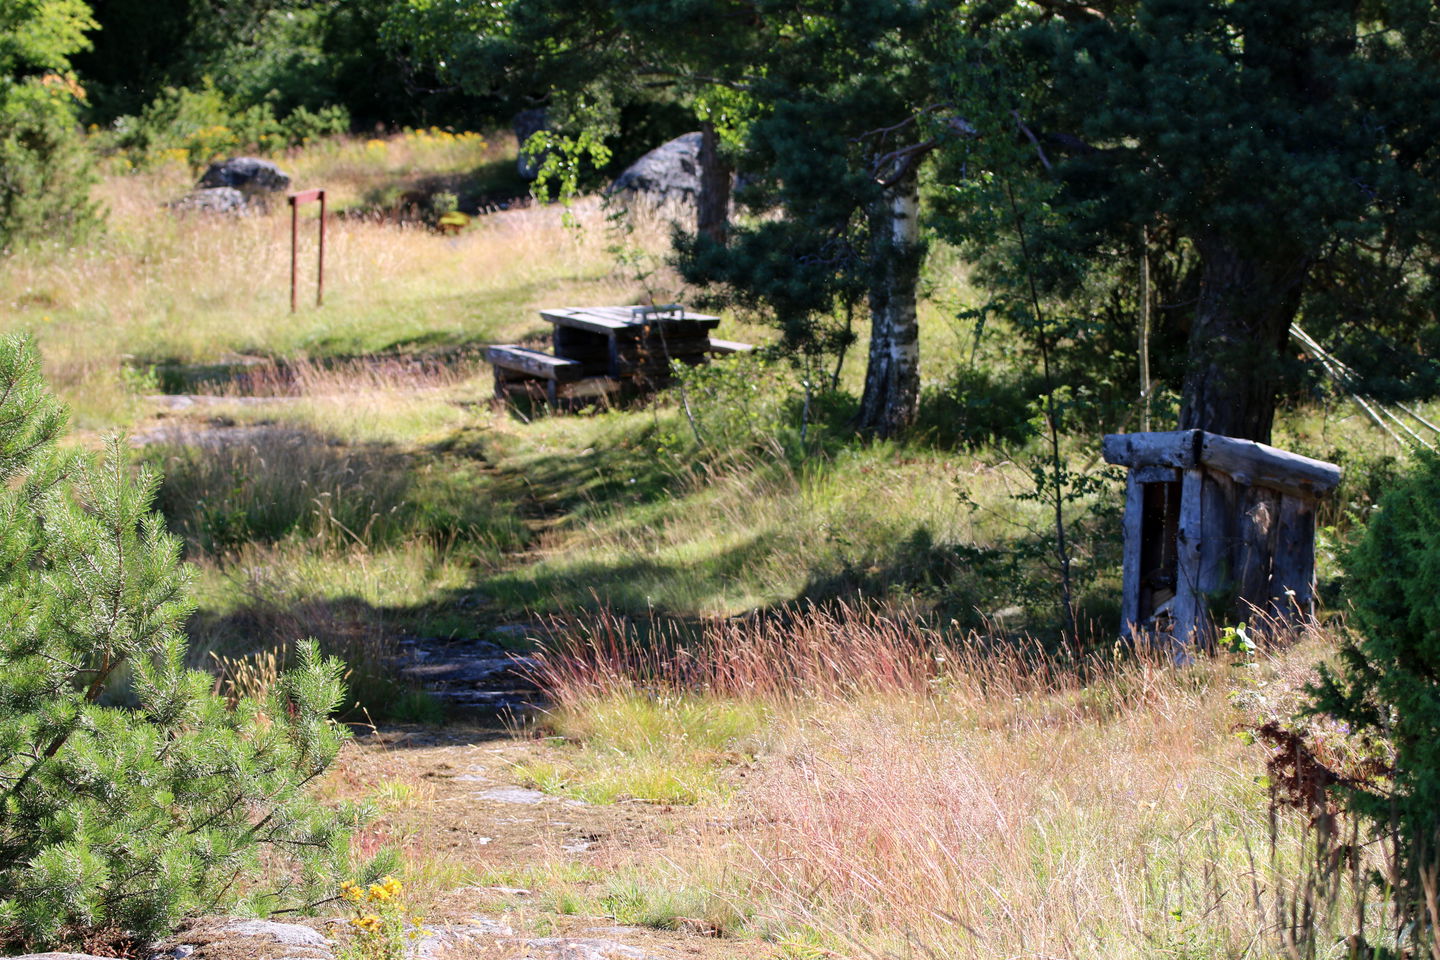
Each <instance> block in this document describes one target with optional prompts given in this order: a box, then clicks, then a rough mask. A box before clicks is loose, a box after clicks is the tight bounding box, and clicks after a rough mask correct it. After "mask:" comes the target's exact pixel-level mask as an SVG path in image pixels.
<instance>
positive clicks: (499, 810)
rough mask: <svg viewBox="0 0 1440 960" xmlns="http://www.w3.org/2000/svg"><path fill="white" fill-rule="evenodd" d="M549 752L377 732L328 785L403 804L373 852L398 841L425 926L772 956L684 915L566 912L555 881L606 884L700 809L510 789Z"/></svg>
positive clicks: (503, 741) (530, 740) (497, 739)
mask: <svg viewBox="0 0 1440 960" xmlns="http://www.w3.org/2000/svg"><path fill="white" fill-rule="evenodd" d="M556 749H559V748H557V747H555V746H553V745H551V744H549V743H547V742H546V741H544V740H543V739H540V738H536V737H533V736H530V735H527V734H525V733H523V732H507V731H504V730H497V729H494V728H485V727H481V726H473V727H470V726H467V727H450V728H441V729H419V728H416V729H406V730H399V729H397V730H381V731H378V732H375V733H372V734H369V735H364V736H361V737H358V738H357V739H356V741H355V742H354V743H352V744H351V745H350V746H349V747H347V749H346V750H345V751H344V753H343V754H342V756H341V757H340V759H339V760H338V762H337V764H336V767H335V769H334V771H333V773H332V776H331V784H332V786H333V788H334V789H335V790H336V792H337V793H338V794H341V795H367V794H368V795H372V796H374V795H377V794H378V795H380V796H382V797H385V796H397V795H399V796H401V797H402V798H403V799H402V801H401V802H398V803H395V804H393V805H392V806H391V808H390V810H389V811H388V812H387V813H386V814H384V816H383V817H382V818H381V821H380V822H379V823H378V824H377V825H376V827H375V828H373V831H374V833H373V837H372V836H370V835H367V837H369V839H370V841H371V842H373V843H375V844H376V845H378V844H379V843H380V842H383V841H386V840H394V839H395V838H399V839H401V840H402V842H403V847H404V849H405V851H406V854H407V857H408V858H409V860H410V861H411V864H412V870H414V872H415V876H416V879H415V880H413V881H412V886H414V887H416V888H417V889H416V892H417V893H418V894H420V895H422V896H423V897H424V898H425V899H426V900H427V901H428V906H427V908H426V909H427V910H428V915H427V916H428V922H427V925H429V926H435V925H446V924H461V925H463V924H467V923H469V924H474V923H476V922H481V923H492V924H500V925H504V926H507V927H509V928H512V929H514V930H515V931H516V933H517V934H524V935H528V936H555V937H566V938H581V939H584V938H600V939H604V940H609V941H616V942H619V943H622V944H626V945H629V946H632V947H634V948H636V949H638V950H640V951H642V952H643V953H644V954H645V955H646V956H647V957H655V958H665V957H672V958H674V957H686V958H691V957H695V958H717V960H718V958H730V957H741V956H745V957H750V958H754V957H757V956H767V955H769V952H768V950H767V948H765V947H764V946H763V945H761V944H757V943H755V942H753V941H739V940H726V939H720V938H717V937H715V936H713V935H712V934H713V931H709V930H706V929H705V925H704V924H703V923H702V922H700V921H690V920H688V919H687V918H682V919H680V920H678V921H677V922H676V926H677V927H678V928H679V929H677V930H656V929H648V928H640V927H627V926H622V925H620V924H618V923H617V921H616V919H615V918H614V917H613V916H604V915H575V914H571V913H568V912H565V911H566V910H567V909H569V908H564V907H562V905H561V904H560V903H558V902H557V900H556V898H555V897H554V896H553V895H552V894H551V893H549V892H547V890H546V889H545V887H547V886H550V885H551V881H553V880H563V881H565V882H566V883H569V884H572V885H574V886H575V887H579V888H583V887H586V886H587V885H591V886H597V887H598V886H602V885H603V879H604V876H605V875H606V874H608V873H609V872H610V871H612V870H613V869H614V868H615V867H617V866H618V865H622V864H623V863H625V862H626V861H627V860H629V859H631V858H633V857H635V856H637V855H643V854H644V851H646V850H647V849H650V848H659V847H662V846H669V845H672V844H674V843H676V842H677V840H680V841H681V842H683V837H684V836H685V835H686V834H687V833H689V832H691V831H693V830H695V829H697V828H698V827H700V826H701V825H702V824H703V822H704V819H705V813H704V811H703V810H701V809H700V808H693V807H680V806H668V805H657V804H649V803H619V804H603V805H602V804H588V803H583V802H581V801H577V800H570V799H565V798H561V797H555V796H550V795H547V794H544V793H541V792H539V791H536V790H531V789H527V788H525V787H523V786H521V785H520V784H518V783H516V777H515V775H514V774H513V772H512V771H513V768H514V766H515V765H516V764H517V763H521V762H526V761H531V762H533V761H536V760H543V759H544V758H545V757H546V756H547V755H548V754H549V753H550V752H551V751H554V750H556ZM397 785H401V786H397ZM367 837H362V843H364V842H366V839H367ZM421 888H424V889H421ZM461 952H467V951H465V950H462V951H461ZM478 955H481V956H483V955H485V954H484V953H483V952H482V953H480V954H478Z"/></svg>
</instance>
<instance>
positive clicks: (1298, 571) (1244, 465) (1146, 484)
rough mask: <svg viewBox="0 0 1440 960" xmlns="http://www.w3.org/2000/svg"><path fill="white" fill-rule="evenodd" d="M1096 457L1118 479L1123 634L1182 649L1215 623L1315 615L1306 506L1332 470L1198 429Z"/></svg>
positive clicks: (1203, 638)
mask: <svg viewBox="0 0 1440 960" xmlns="http://www.w3.org/2000/svg"><path fill="white" fill-rule="evenodd" d="M1104 455H1105V459H1106V461H1107V462H1109V463H1114V464H1119V465H1121V466H1124V467H1126V468H1127V469H1128V481H1127V485H1126V495H1125V553H1124V582H1123V588H1122V589H1123V593H1124V595H1123V598H1122V604H1121V614H1122V622H1123V623H1124V625H1125V627H1124V629H1125V632H1126V633H1127V634H1128V635H1132V636H1136V637H1140V636H1144V637H1149V638H1151V639H1156V640H1163V641H1168V642H1171V643H1174V644H1177V645H1178V646H1179V647H1180V648H1181V649H1182V650H1183V649H1186V648H1189V647H1190V646H1197V645H1198V646H1205V645H1208V644H1209V643H1210V642H1211V640H1212V639H1213V631H1214V626H1215V622H1216V621H1217V620H1223V619H1226V618H1229V619H1231V620H1232V621H1244V620H1253V618H1254V617H1255V616H1256V614H1257V613H1258V614H1260V615H1261V616H1263V617H1270V618H1276V619H1280V620H1286V621H1292V622H1293V621H1296V620H1301V619H1307V618H1310V617H1312V616H1314V611H1315V504H1316V501H1317V500H1319V499H1320V498H1322V497H1325V496H1327V495H1329V494H1330V492H1331V491H1333V490H1334V489H1335V486H1336V484H1338V483H1339V482H1340V468H1339V467H1337V466H1335V465H1334V464H1332V463H1325V462H1324V461H1321V460H1312V459H1310V458H1309V457H1302V456H1300V455H1298V454H1294V453H1289V452H1286V451H1284V450H1278V449H1276V448H1275V447H1270V446H1266V445H1265V444H1263V443H1255V442H1254V441H1251V440H1237V439H1235V438H1233V437H1226V436H1221V435H1219V434H1214V433H1208V432H1206V431H1204V430H1175V431H1169V432H1164V433H1119V434H1110V435H1108V436H1106V437H1105V440H1104Z"/></svg>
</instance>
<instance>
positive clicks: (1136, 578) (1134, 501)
mask: <svg viewBox="0 0 1440 960" xmlns="http://www.w3.org/2000/svg"><path fill="white" fill-rule="evenodd" d="M1144 500H1145V487H1144V485H1143V484H1141V483H1140V481H1139V479H1137V478H1136V476H1135V471H1134V470H1130V471H1128V475H1127V479H1126V482H1125V516H1124V519H1123V520H1122V521H1121V522H1122V523H1123V524H1124V529H1125V545H1124V551H1125V553H1124V560H1123V564H1124V565H1123V566H1122V567H1121V573H1120V575H1121V578H1122V583H1123V586H1122V587H1121V588H1120V589H1121V600H1120V629H1121V631H1122V633H1123V635H1124V636H1127V637H1134V636H1135V634H1136V631H1137V630H1138V628H1139V626H1140V551H1141V542H1140V521H1141V517H1142V516H1143V515H1144V510H1145V506H1144Z"/></svg>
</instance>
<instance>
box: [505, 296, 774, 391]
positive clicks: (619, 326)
mask: <svg viewBox="0 0 1440 960" xmlns="http://www.w3.org/2000/svg"><path fill="white" fill-rule="evenodd" d="M540 317H541V319H543V320H545V321H546V322H547V323H550V324H553V325H554V328H555V329H554V332H553V333H552V335H551V343H552V352H551V353H549V354H547V353H543V352H541V351H538V350H530V349H527V348H524V347H519V346H516V345H513V344H501V345H497V346H493V347H491V348H490V349H489V351H488V356H489V359H490V362H491V364H492V365H493V366H494V368H495V396H496V397H497V398H501V399H509V398H511V397H513V396H515V395H516V394H517V393H527V394H530V395H535V394H537V393H539V392H543V394H544V396H545V398H546V399H548V400H550V401H551V402H552V403H553V402H556V401H557V400H559V399H561V398H562V397H570V398H575V399H581V398H590V397H595V396H600V395H608V394H611V393H616V392H620V391H633V392H648V391H651V390H654V389H656V388H657V387H660V386H663V385H664V384H665V383H667V382H668V381H669V380H670V370H671V364H672V363H673V362H679V363H685V364H689V365H691V366H694V365H696V364H700V363H704V362H706V361H707V360H708V359H709V358H710V357H711V356H712V355H714V354H717V353H735V352H740V351H744V350H749V349H750V347H749V345H748V344H743V343H734V342H732V341H728V340H717V339H715V338H714V337H711V336H710V331H711V330H713V329H715V327H716V326H718V325H719V323H720V318H719V317H715V316H711V315H709V314H704V313H692V312H691V311H688V310H686V309H685V308H684V307H681V306H679V305H677V304H671V305H669V306H664V307H643V306H618V307H555V308H553V309H548V310H541V311H540Z"/></svg>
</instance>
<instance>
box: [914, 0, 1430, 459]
mask: <svg viewBox="0 0 1440 960" xmlns="http://www.w3.org/2000/svg"><path fill="white" fill-rule="evenodd" d="M984 13H985V16H983V17H981V18H978V19H977V21H975V22H974V23H972V24H971V25H970V26H971V29H969V30H968V31H967V32H966V33H965V34H964V35H963V36H962V35H958V34H957V35H956V38H955V39H956V44H957V46H956V50H955V55H954V56H953V57H952V58H951V60H950V61H949V63H948V65H947V66H946V67H944V69H945V71H946V72H947V73H948V75H949V76H948V79H947V81H946V83H945V86H946V87H947V88H948V96H947V99H950V100H952V101H953V102H955V103H957V105H958V107H957V109H958V110H959V112H960V113H961V114H962V115H964V116H965V117H966V118H967V119H968V120H969V121H970V123H971V124H972V125H973V126H974V128H975V129H976V130H977V131H978V133H979V136H977V137H975V138H973V139H968V140H963V141H960V140H956V141H951V142H949V143H946V144H944V145H943V146H942V152H943V154H944V164H943V172H942V177H941V180H942V183H943V184H944V185H945V187H946V190H945V192H944V194H943V195H944V198H945V199H946V200H947V205H949V203H948V202H949V201H953V205H950V206H949V210H948V211H947V212H948V214H949V217H948V219H949V220H950V225H959V228H958V229H957V230H955V231H954V232H953V233H951V235H952V236H962V237H963V236H968V238H969V244H970V250H971V252H972V255H973V256H976V257H977V258H979V259H980V260H981V261H982V263H983V265H982V269H981V271H980V273H979V277H980V279H982V281H983V282H985V283H986V284H987V285H991V284H994V283H996V282H997V281H998V284H999V286H1001V287H1002V288H1003V287H1004V286H1007V285H1008V286H1011V287H1015V286H1021V285H1023V284H1022V283H1021V282H1020V280H1019V279H1017V278H1016V277H1015V274H1016V273H1017V272H1018V269H1017V268H1018V261H1017V260H1016V258H1014V257H1011V256H1007V251H1006V250H1005V249H1003V247H1002V248H997V247H996V246H995V240H996V239H997V238H1001V239H1003V234H1004V230H1003V227H1002V226H1001V225H999V224H997V223H996V222H995V221H996V220H997V214H1000V213H1001V212H1003V210H1004V205H1003V204H1002V203H999V202H997V201H999V200H1000V199H1002V197H1003V195H1004V194H1005V193H1007V192H1009V191H1012V190H1013V191H1014V193H1015V194H1016V195H1017V196H1018V198H1019V206H1020V208H1021V210H1022V212H1023V213H1024V216H1025V218H1026V221H1027V229H1028V230H1029V232H1030V234H1031V237H1032V240H1033V247H1034V249H1033V250H1032V258H1033V259H1034V260H1035V261H1037V269H1035V270H1034V271H1033V272H1034V273H1035V274H1036V277H1037V285H1038V287H1039V292H1040V294H1041V296H1042V298H1046V299H1048V300H1051V301H1052V302H1054V301H1058V302H1059V303H1060V304H1063V305H1064V309H1061V310H1055V311H1053V312H1054V313H1055V315H1056V316H1057V317H1064V316H1066V315H1069V316H1074V317H1078V318H1084V319H1085V320H1086V321H1087V322H1090V323H1092V324H1097V325H1103V326H1112V325H1116V326H1118V327H1119V330H1121V331H1124V332H1126V333H1129V334H1130V335H1131V336H1133V332H1134V330H1135V329H1136V321H1137V319H1138V314H1139V303H1138V301H1137V299H1136V297H1135V296H1134V291H1135V290H1136V288H1137V283H1136V279H1137V277H1136V274H1137V272H1138V265H1139V263H1140V260H1141V257H1142V255H1147V256H1148V258H1149V260H1150V262H1151V265H1152V289H1153V292H1154V298H1153V306H1154V309H1155V313H1154V329H1155V331H1156V333H1157V338H1158V339H1157V342H1156V343H1155V344H1154V348H1155V351H1154V352H1155V360H1156V363H1157V366H1158V369H1157V371H1156V376H1157V378H1159V379H1160V380H1161V382H1162V383H1164V385H1165V386H1167V387H1169V388H1171V389H1176V388H1179V387H1181V383H1180V382H1179V379H1177V378H1183V379H1184V399H1185V404H1184V406H1183V407H1182V409H1181V420H1182V425H1185V426H1203V427H1207V428H1209V429H1219V430H1222V432H1232V433H1234V432H1237V431H1239V432H1246V435H1250V434H1251V433H1253V434H1254V435H1255V437H1256V439H1267V438H1268V436H1269V429H1270V418H1271V416H1272V415H1273V409H1274V404H1275V397H1276V395H1277V394H1279V393H1281V392H1283V391H1284V390H1285V388H1286V387H1288V386H1292V385H1294V384H1296V383H1298V382H1301V381H1303V378H1304V375H1305V370H1304V364H1301V363H1297V362H1295V360H1294V358H1293V354H1290V353H1289V352H1288V351H1286V350H1284V349H1283V347H1284V344H1285V342H1286V330H1287V328H1288V326H1289V324H1290V323H1291V321H1292V320H1294V319H1295V318H1296V317H1301V318H1303V320H1304V322H1305V324H1306V327H1307V329H1309V330H1310V331H1311V332H1312V333H1317V332H1318V333H1319V335H1321V336H1323V337H1324V338H1325V339H1326V341H1327V342H1328V343H1330V345H1331V348H1332V349H1336V350H1338V351H1339V352H1340V353H1341V354H1342V355H1343V356H1344V357H1346V359H1347V360H1350V359H1353V360H1354V362H1355V363H1356V364H1358V365H1359V367H1360V368H1361V369H1363V372H1364V373H1365V375H1366V379H1367V380H1368V381H1369V382H1368V383H1367V384H1366V386H1367V388H1368V389H1372V390H1376V391H1382V390H1383V391H1385V392H1387V393H1389V394H1392V395H1393V394H1404V393H1407V392H1408V393H1411V394H1414V393H1424V392H1427V391H1430V390H1433V385H1434V383H1435V378H1436V368H1435V364H1434V362H1433V356H1434V352H1435V348H1436V344H1435V343H1434V339H1435V335H1434V333H1433V331H1434V329H1435V324H1434V320H1435V313H1434V305H1435V303H1436V302H1437V299H1436V297H1435V295H1434V292H1433V291H1434V282H1435V269H1434V266H1433V264H1434V262H1435V258H1434V256H1433V251H1434V249H1435V242H1436V232H1435V227H1436V224H1437V217H1440V207H1437V204H1436V203H1435V198H1436V197H1437V196H1440V193H1437V191H1436V189H1435V181H1434V176H1435V170H1436V166H1435V156H1436V154H1435V147H1434V145H1435V143H1436V142H1437V120H1436V118H1435V116H1434V114H1433V111H1429V110H1427V109H1425V108H1424V107H1422V106H1421V104H1424V103H1428V102H1430V101H1431V100H1433V99H1434V98H1435V97H1436V96H1437V94H1440V71H1437V70H1436V63H1437V62H1440V61H1437V57H1436V51H1437V49H1440V32H1437V29H1436V24H1435V21H1434V17H1433V10H1432V9H1431V5H1429V4H1424V3H1412V2H1394V3H1380V4H1373V5H1362V6H1356V5H1354V4H1348V3H1341V2H1329V0H1326V2H1322V3H1316V2H1313V0H1277V2H1271V3H1227V2H1219V0H1145V2H1140V3H1109V2H1107V3H1101V4H1098V5H1096V6H1093V7H1084V8H1075V9H1073V10H1072V11H1071V12H1070V13H1069V14H1067V15H1065V16H1059V17H1057V16H1054V15H1053V11H1051V10H1050V9H1049V8H1048V7H1044V8H1042V7H1037V6H1032V5H1022V4H1011V3H1002V4H992V5H987V7H986V9H985V10H984ZM1337 130H1343V131H1346V132H1347V133H1346V135H1344V136H1335V135H1334V131H1337ZM1327 131H1328V132H1327ZM947 232H949V231H948V230H947ZM1382 304H1383V305H1382ZM1108 339H1109V340H1111V341H1112V342H1116V343H1118V342H1122V339H1121V338H1120V337H1118V336H1115V335H1111V336H1110V337H1109V338H1108ZM1132 342H1133V341H1132ZM1125 353H1126V354H1127V355H1129V356H1133V351H1132V350H1129V349H1127V350H1125ZM1132 395H1133V392H1132ZM1247 431H1248V432H1247Z"/></svg>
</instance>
